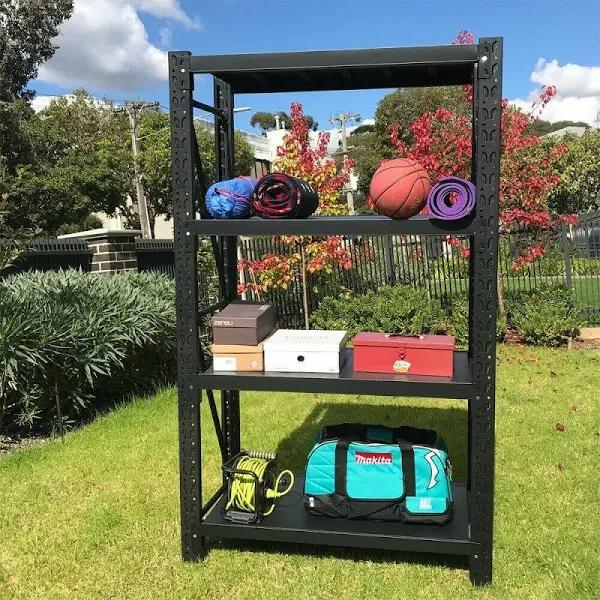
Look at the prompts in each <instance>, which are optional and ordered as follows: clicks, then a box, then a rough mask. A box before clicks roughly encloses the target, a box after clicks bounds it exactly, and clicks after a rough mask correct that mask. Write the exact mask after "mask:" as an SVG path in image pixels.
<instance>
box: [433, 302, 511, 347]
mask: <svg viewBox="0 0 600 600" xmlns="http://www.w3.org/2000/svg"><path fill="white" fill-rule="evenodd" d="M443 306H444V314H445V316H444V320H443V323H442V325H441V327H440V329H441V330H443V331H445V332H446V333H447V334H448V335H453V336H455V337H456V346H457V347H458V348H467V347H468V345H469V302H468V300H467V298H465V297H464V296H457V295H456V296H450V297H449V298H448V299H447V300H445V301H444V302H443ZM506 330H507V322H506V316H505V315H501V314H499V313H498V319H497V321H496V339H497V340H498V341H499V342H501V341H503V340H504V338H505V337H506Z"/></svg>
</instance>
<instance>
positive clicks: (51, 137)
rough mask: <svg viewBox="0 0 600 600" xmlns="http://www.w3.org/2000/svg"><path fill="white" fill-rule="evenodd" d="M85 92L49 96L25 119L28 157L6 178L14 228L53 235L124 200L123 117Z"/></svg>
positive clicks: (128, 165)
mask: <svg viewBox="0 0 600 600" xmlns="http://www.w3.org/2000/svg"><path fill="white" fill-rule="evenodd" d="M114 109H115V107H114V105H113V104H112V103H111V102H110V101H108V100H102V101H96V100H94V99H93V98H92V97H91V96H90V95H89V94H88V93H87V92H86V91H84V90H75V91H74V92H73V93H72V94H71V95H70V96H67V97H62V98H58V99H55V100H53V101H52V102H51V103H50V105H49V106H48V108H46V109H45V110H44V111H42V112H41V113H39V114H38V115H34V116H33V117H32V118H31V119H30V121H29V123H28V124H27V133H28V135H29V137H30V140H31V147H32V152H33V156H32V162H31V163H30V164H28V165H24V166H21V167H19V168H17V170H16V172H15V173H14V175H12V176H11V177H10V178H9V180H8V181H7V185H6V188H7V189H6V191H5V198H4V202H5V203H6V204H7V206H9V207H10V210H9V211H8V216H7V222H8V224H9V225H10V226H11V227H13V228H14V229H17V230H18V229H38V230H40V231H41V232H43V233H45V234H55V233H56V232H57V231H58V230H59V228H61V227H63V226H70V228H75V229H77V227H79V226H81V225H82V224H83V223H84V221H85V220H86V219H87V218H88V217H89V215H90V214H91V213H93V212H105V213H107V214H113V213H114V212H115V210H116V209H117V208H120V207H122V206H124V205H125V199H126V196H127V192H128V190H129V179H130V173H131V169H132V162H131V152H130V150H129V148H128V145H127V135H126V123H125V121H124V116H123V115H121V114H119V113H116V112H115V110H114Z"/></svg>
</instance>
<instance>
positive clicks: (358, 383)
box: [198, 348, 475, 398]
mask: <svg viewBox="0 0 600 600" xmlns="http://www.w3.org/2000/svg"><path fill="white" fill-rule="evenodd" d="M353 369H354V365H353V352H352V350H351V349H349V348H346V349H344V350H343V351H342V367H341V369H340V372H339V373H277V372H270V371H262V372H248V373H245V372H228V371H213V370H212V367H211V368H209V369H208V370H207V371H205V372H204V373H200V374H199V375H198V387H199V388H201V389H213V390H260V391H280V392H300V393H323V394H364V395H372V396H420V397H430V398H469V397H470V396H471V395H473V394H474V391H475V386H474V384H473V380H472V376H471V368H470V365H469V358H468V355H467V352H460V351H459V352H455V353H454V376H453V377H425V376H417V375H386V374H382V373H355V372H354V370H353Z"/></svg>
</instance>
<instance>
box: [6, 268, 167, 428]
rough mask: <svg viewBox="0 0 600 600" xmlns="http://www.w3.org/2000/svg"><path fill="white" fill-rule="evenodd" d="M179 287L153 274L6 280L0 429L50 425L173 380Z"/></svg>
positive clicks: (78, 274) (69, 274)
mask: <svg viewBox="0 0 600 600" xmlns="http://www.w3.org/2000/svg"><path fill="white" fill-rule="evenodd" d="M174 332H175V309H174V289H173V283H172V282H171V281H170V280H168V279H166V278H164V277H162V276H159V275H154V274H150V273H131V274H125V273H119V274H115V275H109V276H107V275H102V276H100V275H96V274H93V273H81V272H78V271H64V272H54V273H52V272H50V273H25V274H21V275H15V276H11V277H8V278H6V279H5V280H3V281H0V429H2V428H26V429H32V430H34V429H35V430H42V431H43V430H48V429H50V428H52V427H54V426H55V424H56V423H57V409H58V407H57V405H58V406H59V407H60V411H61V413H62V420H63V424H64V425H66V426H69V425H72V424H74V423H76V422H78V421H81V420H82V419H85V418H86V417H87V416H89V415H90V414H91V413H93V412H94V411H95V410H97V409H98V408H99V407H101V406H103V405H106V404H107V403H110V402H114V401H115V400H118V399H120V398H122V397H123V396H124V395H127V394H131V393H133V392H134V391H135V392H139V391H143V390H146V389H151V388H152V387H153V386H154V385H156V384H157V383H159V382H161V383H162V382H165V381H167V380H171V379H172V378H173V375H174V366H175V341H174V340H175V337H174Z"/></svg>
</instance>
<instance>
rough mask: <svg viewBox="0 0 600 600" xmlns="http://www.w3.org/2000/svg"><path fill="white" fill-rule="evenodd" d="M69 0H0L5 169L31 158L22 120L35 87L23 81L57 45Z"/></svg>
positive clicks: (1, 160)
mask: <svg viewBox="0 0 600 600" xmlns="http://www.w3.org/2000/svg"><path fill="white" fill-rule="evenodd" d="M72 9H73V2H72V0H28V1H27V2H25V1H23V0H3V1H2V2H1V3H0V166H2V165H4V167H5V168H6V169H7V171H8V173H9V174H11V175H12V174H14V173H15V171H16V168H17V166H19V165H21V164H24V163H26V162H27V161H28V160H29V159H30V158H31V148H30V144H29V140H28V137H27V134H26V132H25V130H24V123H26V122H27V120H28V119H29V118H30V117H31V116H32V114H33V111H32V110H31V108H30V106H29V101H30V100H31V98H32V97H33V96H34V94H35V92H33V91H32V90H29V89H27V82H28V81H30V80H31V79H33V78H35V77H36V76H37V73H38V67H39V65H40V64H41V63H43V62H44V61H46V60H48V59H49V58H50V57H51V56H52V55H53V54H54V52H55V51H56V48H57V46H56V45H54V44H53V42H52V40H53V38H54V37H55V36H56V35H57V33H58V26H59V25H60V23H62V22H63V21H64V20H65V19H68V18H69V17H70V15H71V12H72Z"/></svg>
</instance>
